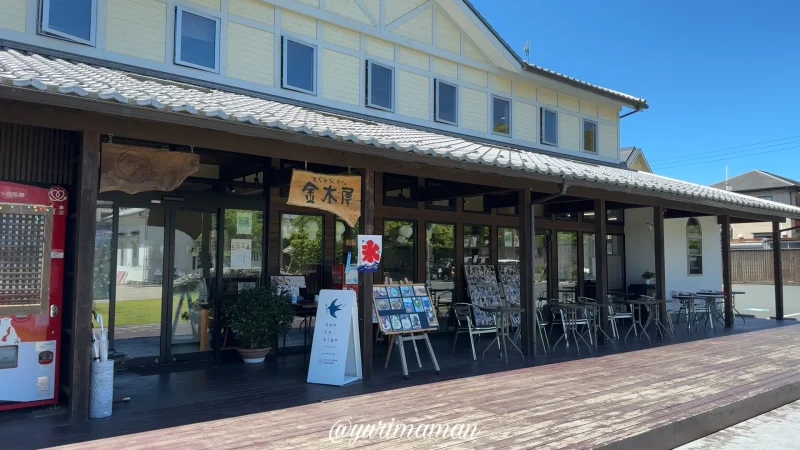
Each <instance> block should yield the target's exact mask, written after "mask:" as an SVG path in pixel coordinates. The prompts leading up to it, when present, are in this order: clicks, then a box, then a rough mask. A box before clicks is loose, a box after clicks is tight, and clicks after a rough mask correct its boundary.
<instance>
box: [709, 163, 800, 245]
mask: <svg viewBox="0 0 800 450" xmlns="http://www.w3.org/2000/svg"><path fill="white" fill-rule="evenodd" d="M711 187H714V188H717V189H725V190H728V191H731V192H737V193H739V194H743V195H750V196H753V197H758V198H760V199H762V200H767V201H771V202H777V203H783V204H786V205H792V206H797V192H798V191H799V190H800V182H798V181H795V180H792V179H791V178H786V177H782V176H780V175H775V174H774V173H769V172H766V171H763V170H751V171H749V172H745V173H742V174H739V175H736V176H735V177H731V178H729V179H727V180H725V181H720V182H719V183H714V184H712V185H711ZM797 225H798V223H797V221H796V220H794V219H789V218H787V219H785V220H784V221H783V222H782V223H781V229H782V230H786V231H783V232H782V233H781V235H782V236H783V237H788V238H794V237H797V236H798V232H797V229H795V228H794V227H796V226H797ZM731 236H732V238H733V239H737V240H753V239H760V240H763V239H772V225H771V224H770V223H765V222H757V223H743V224H737V225H734V226H733V231H732V232H731Z"/></svg>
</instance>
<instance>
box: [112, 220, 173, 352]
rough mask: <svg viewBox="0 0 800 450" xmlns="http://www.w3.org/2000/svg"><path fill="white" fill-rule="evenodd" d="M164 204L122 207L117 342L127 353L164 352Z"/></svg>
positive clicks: (116, 346) (115, 324)
mask: <svg viewBox="0 0 800 450" xmlns="http://www.w3.org/2000/svg"><path fill="white" fill-rule="evenodd" d="M166 213H167V210H166V209H165V208H161V207H159V208H137V207H125V206H121V207H120V208H119V209H118V213H117V217H116V220H117V222H118V224H117V231H116V233H117V236H116V238H117V252H116V253H117V255H116V260H117V264H116V274H115V276H114V294H115V295H114V302H113V317H112V320H113V327H114V328H113V330H114V333H113V336H111V337H112V338H113V344H112V348H113V350H115V351H116V352H117V353H120V354H121V355H120V357H121V358H123V359H126V360H128V359H140V360H141V358H149V359H153V360H155V361H156V362H157V361H158V359H159V357H160V356H161V354H162V349H161V341H162V315H163V312H164V311H163V310H164V289H163V287H164V278H165V277H164V263H165V261H164V250H165V229H166V228H165V227H166Z"/></svg>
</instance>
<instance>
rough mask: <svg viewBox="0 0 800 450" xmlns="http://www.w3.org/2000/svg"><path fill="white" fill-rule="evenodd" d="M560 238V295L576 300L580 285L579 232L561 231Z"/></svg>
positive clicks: (558, 235)
mask: <svg viewBox="0 0 800 450" xmlns="http://www.w3.org/2000/svg"><path fill="white" fill-rule="evenodd" d="M557 239H558V296H559V298H561V299H565V300H574V299H575V298H576V295H577V287H578V233H576V232H574V231H569V232H567V231H560V232H558V234H557Z"/></svg>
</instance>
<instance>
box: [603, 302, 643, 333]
mask: <svg viewBox="0 0 800 450" xmlns="http://www.w3.org/2000/svg"><path fill="white" fill-rule="evenodd" d="M608 300H609V301H610V302H621V301H622V298H621V297H618V296H616V295H612V294H609V295H608ZM620 305H621V306H623V307H625V308H626V309H627V312H622V311H620V310H619V307H617V306H613V305H611V306H609V307H608V321H609V322H611V334H612V335H613V336H614V339H621V338H622V336H620V334H619V325H618V324H617V321H618V320H622V319H630V320H633V309H632V308H631V305H622V304H621V303H620ZM633 333H634V335H636V337H637V338H638V337H639V332H638V331H636V329H635V328H634V330H633Z"/></svg>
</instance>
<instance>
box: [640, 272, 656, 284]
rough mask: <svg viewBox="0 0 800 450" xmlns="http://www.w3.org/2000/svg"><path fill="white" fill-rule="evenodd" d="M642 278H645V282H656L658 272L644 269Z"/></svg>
mask: <svg viewBox="0 0 800 450" xmlns="http://www.w3.org/2000/svg"><path fill="white" fill-rule="evenodd" d="M642 278H644V284H654V283H655V282H656V274H654V273H653V272H650V271H649V270H645V271H644V273H643V274H642Z"/></svg>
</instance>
